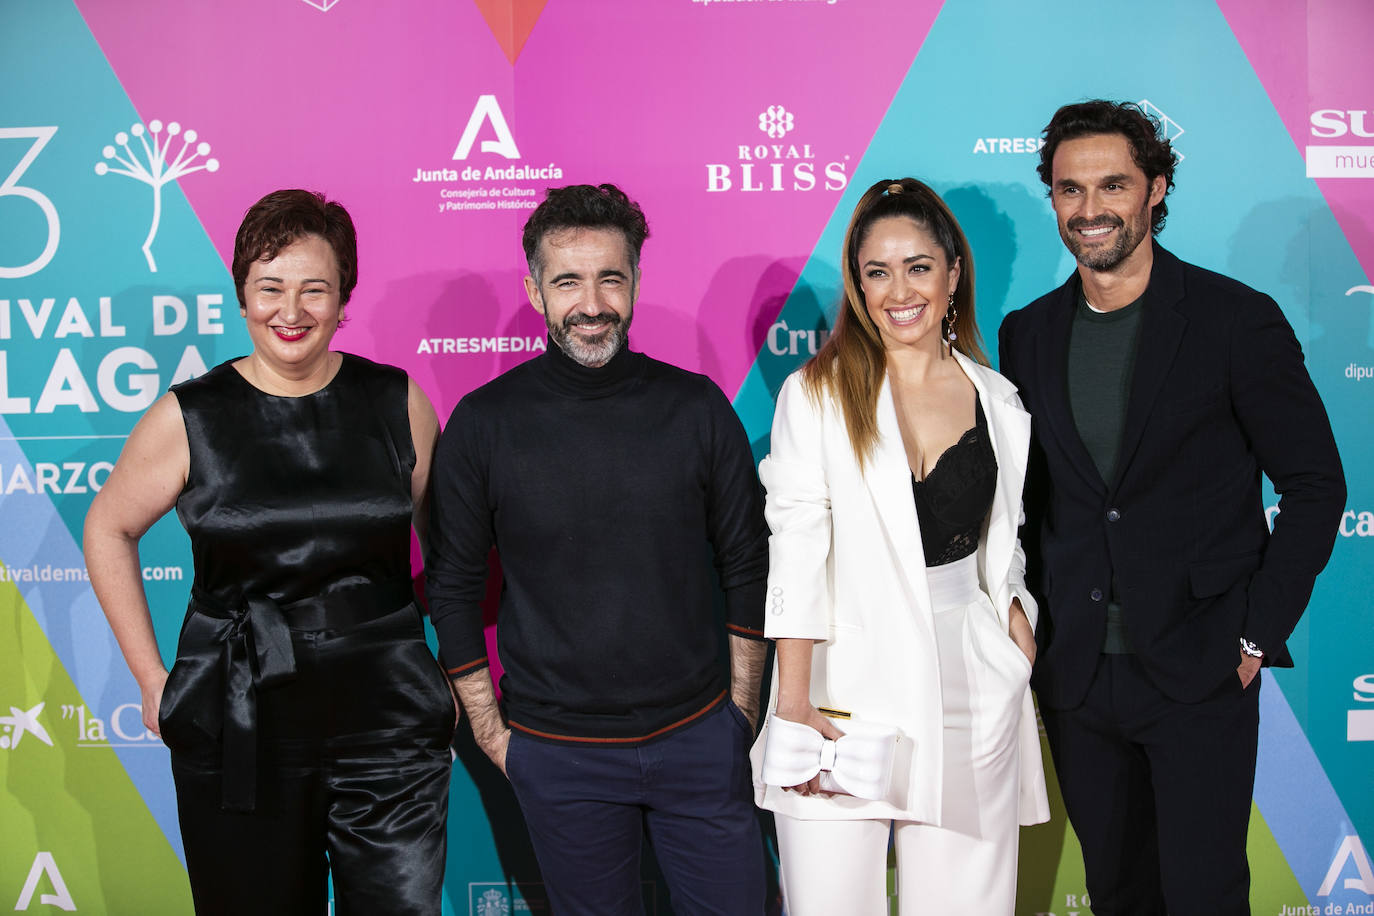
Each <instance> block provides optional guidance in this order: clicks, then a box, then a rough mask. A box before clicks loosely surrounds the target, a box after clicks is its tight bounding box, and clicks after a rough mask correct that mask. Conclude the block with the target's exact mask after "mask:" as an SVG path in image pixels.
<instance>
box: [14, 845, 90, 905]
mask: <svg viewBox="0 0 1374 916" xmlns="http://www.w3.org/2000/svg"><path fill="white" fill-rule="evenodd" d="M43 875H47V876H48V880H49V881H51V882H52V890H53V892H52V893H51V894H40V895H39V896H38V902H39V903H41V904H42V905H43V906H55V907H57V908H58V909H63V910H66V911H68V912H71V911H73V910H75V909H76V904H75V903H72V895H71V894H69V893H67V882H65V881H63V880H62V873H61V872H60V871H58V870H57V863H56V862H54V861H53V860H52V853H50V852H40V853H39V854H38V855H36V856H34V857H33V867H32V868H30V869H29V877H28V879H27V880H25V881H24V889H23V890H22V891H20V892H19V899H18V900H16V901H15V903H14V908H15V909H16V910H27V909H28V908H29V901H30V900H32V899H33V892H34V891H36V890H38V879H39V878H40V877H42V876H43Z"/></svg>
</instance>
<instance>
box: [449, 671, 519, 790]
mask: <svg viewBox="0 0 1374 916" xmlns="http://www.w3.org/2000/svg"><path fill="white" fill-rule="evenodd" d="M451 680H452V683H453V690H454V692H455V693H457V694H458V701H459V702H460V703H461V704H462V705H463V709H464V710H466V711H467V714H468V722H470V723H471V724H472V737H473V738H474V739H475V740H476V741H477V746H478V747H480V748H481V749H482V753H484V754H486V755H487V756H488V757H489V758H491V762H492V763H494V764H496V768H497V769H498V770H500V771H501V775H503V776H505V775H506V751H507V749H508V748H509V747H510V727H509V726H508V725H506V720H505V719H504V718H503V717H502V716H501V707H500V705H499V704H498V703H497V702H496V689H495V688H494V687H492V684H491V669H490V668H480V669H478V670H477V671H474V672H472V673H471V674H465V675H463V676H462V677H455V678H452V679H451ZM507 778H509V777H507Z"/></svg>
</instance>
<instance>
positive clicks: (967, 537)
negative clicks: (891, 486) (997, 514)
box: [911, 399, 997, 566]
mask: <svg viewBox="0 0 1374 916" xmlns="http://www.w3.org/2000/svg"><path fill="white" fill-rule="evenodd" d="M975 401H976V399H975ZM975 415H976V419H975V421H974V424H973V427H972V428H970V429H969V430H968V432H966V433H964V434H963V435H962V436H960V437H959V441H958V442H956V443H954V444H953V445H951V446H950V447H949V448H948V449H947V450H946V451H945V453H944V454H943V455H941V456H940V457H939V458H938V459H936V461H935V467H933V468H931V469H930V473H928V474H926V479H925V480H917V479H916V475H915V474H912V475H911V490H912V493H913V495H914V496H915V499H916V519H917V521H918V522H920V525H921V546H922V547H923V548H924V550H925V555H926V566H944V565H945V564H947V563H953V562H954V561H955V560H962V559H963V558H964V557H967V556H969V555H970V554H972V553H974V552H975V551H976V550H977V549H978V536H979V533H980V532H981V531H982V530H983V520H984V519H986V518H987V515H988V510H989V509H991V508H992V500H993V497H994V496H995V495H996V492H997V456H996V455H995V454H993V451H992V440H991V438H990V437H989V436H988V421H987V418H986V417H985V416H983V405H982V403H981V402H977V405H976V408H975Z"/></svg>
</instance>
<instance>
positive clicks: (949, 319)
mask: <svg viewBox="0 0 1374 916" xmlns="http://www.w3.org/2000/svg"><path fill="white" fill-rule="evenodd" d="M958 318H959V310H958V309H957V308H955V307H954V294H953V293H950V294H949V303H948V305H947V306H946V308H945V322H946V328H945V343H946V344H948V345H949V353H950V355H951V356H953V355H954V342H955V341H956V340H958V339H959V335H958V334H957V333H955V331H954V322H955V321H957V320H958Z"/></svg>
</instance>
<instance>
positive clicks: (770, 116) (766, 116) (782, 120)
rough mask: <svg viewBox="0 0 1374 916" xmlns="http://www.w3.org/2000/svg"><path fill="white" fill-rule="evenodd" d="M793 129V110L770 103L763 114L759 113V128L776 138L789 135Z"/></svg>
mask: <svg viewBox="0 0 1374 916" xmlns="http://www.w3.org/2000/svg"><path fill="white" fill-rule="evenodd" d="M791 129H792V112H790V111H788V110H787V109H786V108H783V107H782V106H781V105H769V106H768V108H767V109H766V110H765V111H764V112H763V114H761V115H759V130H761V131H763V132H764V133H765V134H767V135H768V136H770V137H772V138H773V139H774V140H777V139H779V138H781V137H785V136H787V132H788V131H789V130H791Z"/></svg>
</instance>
